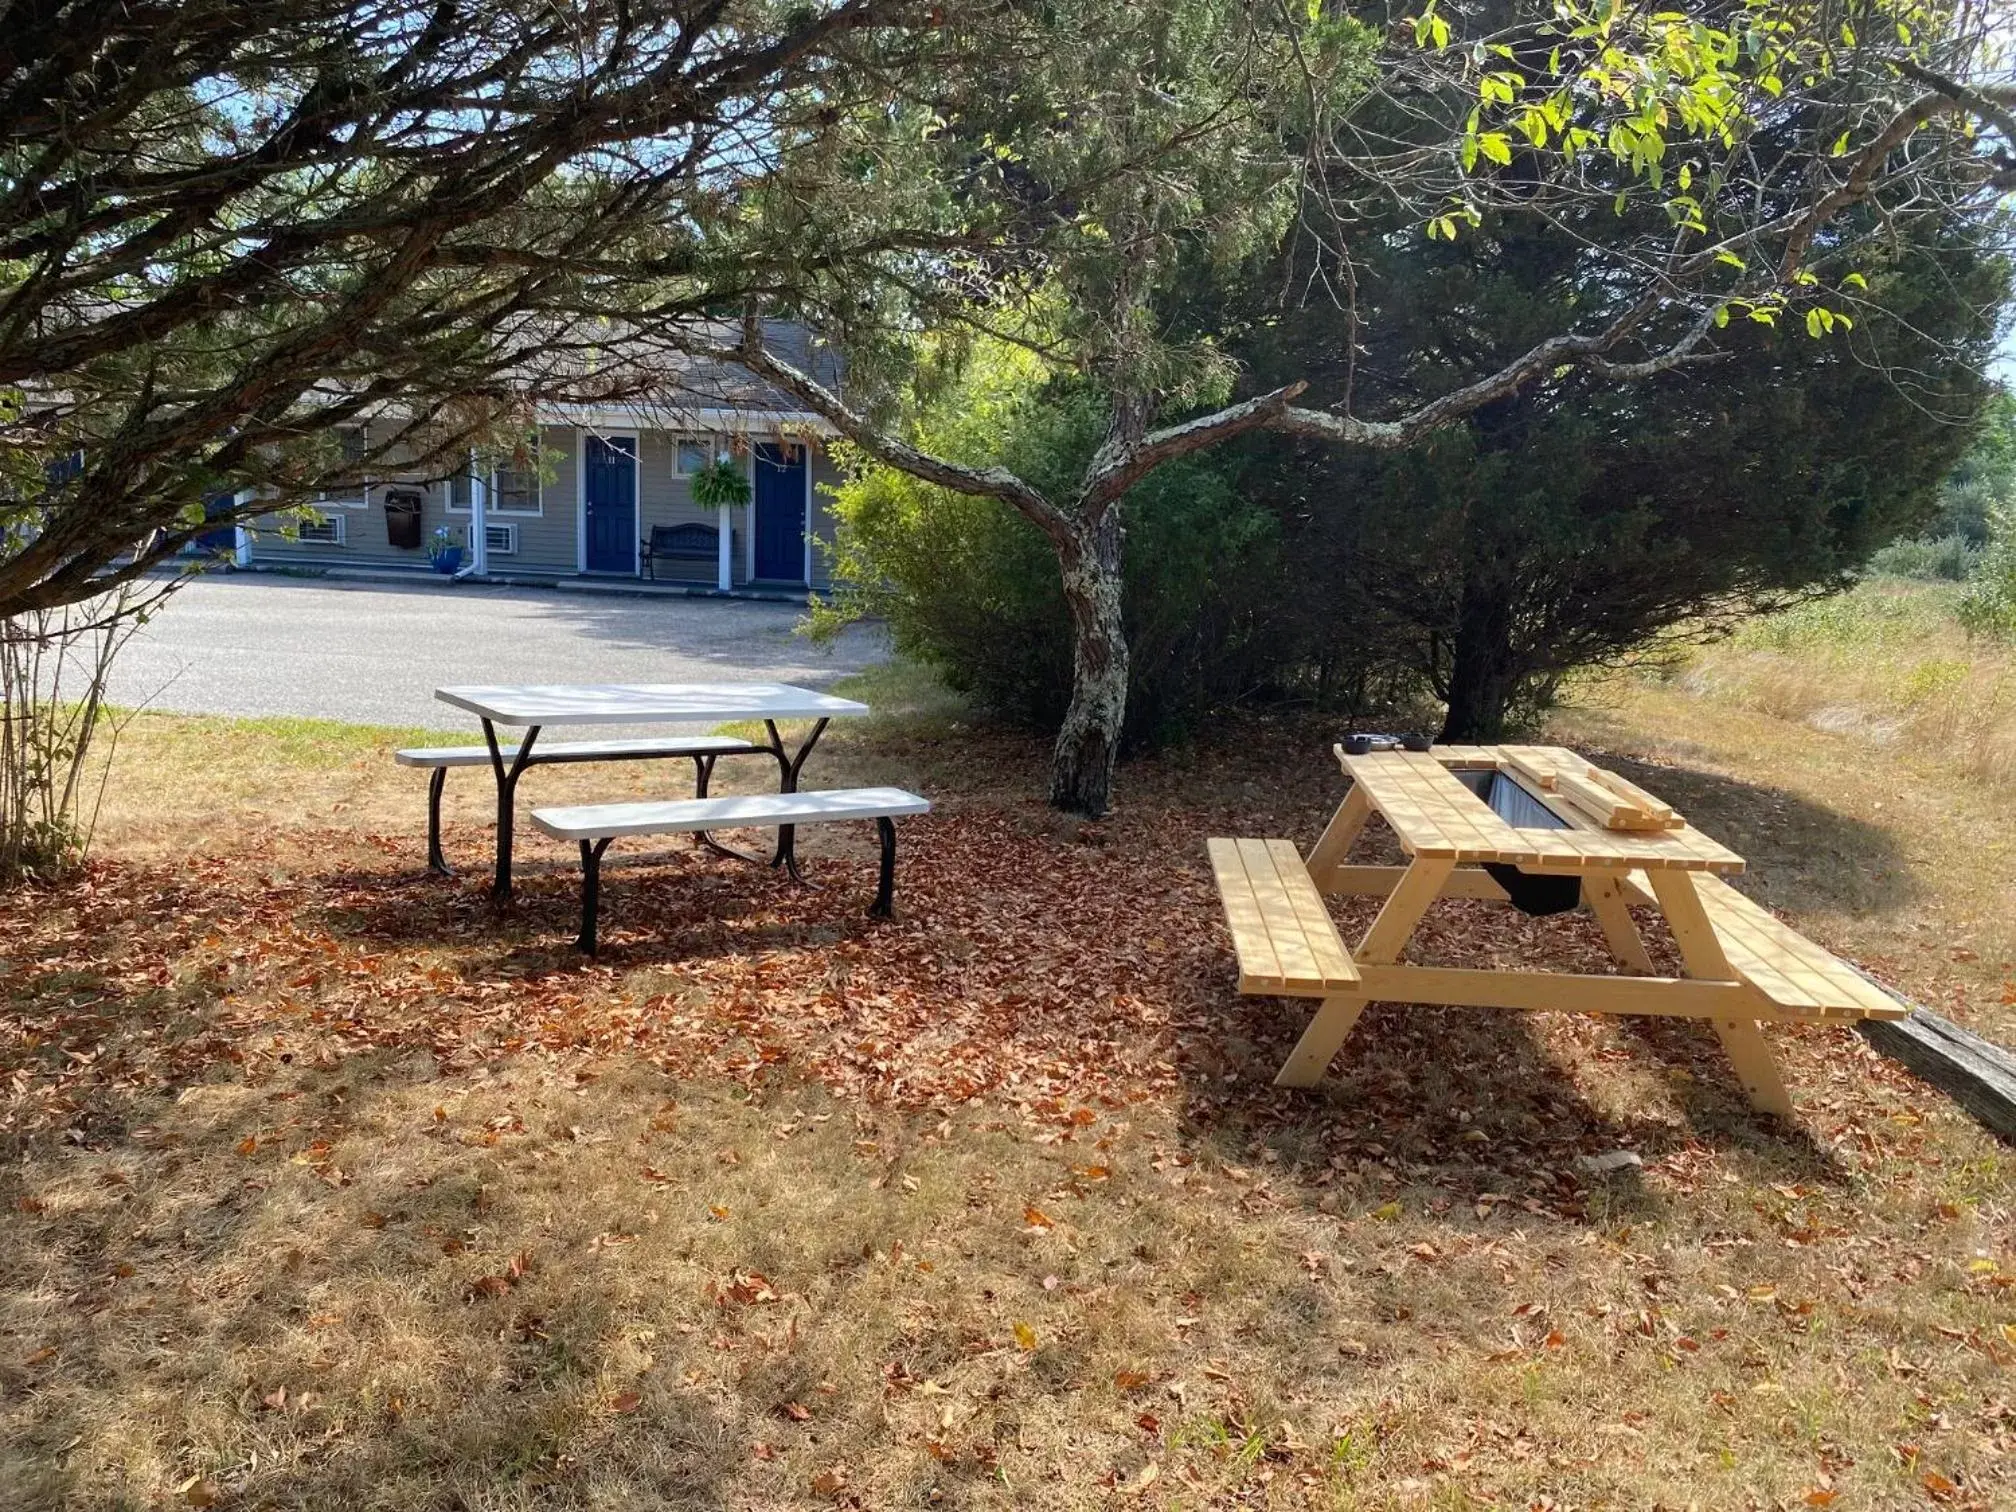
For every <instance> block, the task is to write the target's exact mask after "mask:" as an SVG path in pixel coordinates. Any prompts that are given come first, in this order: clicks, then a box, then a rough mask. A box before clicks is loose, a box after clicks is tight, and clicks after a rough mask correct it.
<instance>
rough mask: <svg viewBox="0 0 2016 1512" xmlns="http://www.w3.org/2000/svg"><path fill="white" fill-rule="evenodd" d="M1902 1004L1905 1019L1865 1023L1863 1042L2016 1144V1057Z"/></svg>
mask: <svg viewBox="0 0 2016 1512" xmlns="http://www.w3.org/2000/svg"><path fill="white" fill-rule="evenodd" d="M1872 985H1873V983H1872ZM1887 995H1890V994H1887V993H1886V996H1887ZM1897 1003H1898V1006H1899V1007H1901V1008H1904V1009H1906V1010H1907V1011H1906V1013H1905V1014H1904V1015H1903V1016H1902V1017H1900V1018H1890V1019H1878V1018H1870V1019H1864V1020H1863V1021H1862V1022H1861V1023H1859V1024H1857V1025H1856V1026H1855V1027H1856V1028H1857V1029H1859V1030H1861V1031H1862V1036H1863V1038H1864V1039H1866V1040H1868V1041H1869V1043H1870V1044H1872V1045H1874V1046H1875V1047H1876V1048H1877V1049H1878V1050H1881V1051H1882V1052H1883V1053H1884V1054H1885V1055H1887V1056H1889V1057H1890V1058H1891V1059H1892V1060H1894V1061H1898V1062H1900V1063H1902V1064H1903V1065H1905V1066H1908V1067H1910V1069H1911V1070H1912V1071H1914V1072H1916V1073H1917V1074H1918V1075H1919V1076H1922V1077H1923V1078H1924V1079H1925V1080H1926V1081H1928V1082H1930V1083H1932V1085H1933V1086H1935V1087H1937V1088H1938V1089H1939V1090H1940V1091H1941V1092H1944V1093H1945V1094H1946V1095H1947V1096H1948V1097H1950V1098H1952V1099H1953V1101H1955V1102H1957V1103H1958V1104H1960V1106H1961V1107H1963V1108H1965V1109H1966V1110H1967V1111H1968V1112H1969V1113H1970V1114H1972V1115H1973V1116H1974V1118H1975V1120H1976V1122H1978V1123H1980V1124H1981V1125H1982V1126H1983V1127H1984V1128H1986V1129H1988V1130H1989V1131H1990V1132H1992V1133H1994V1134H1996V1135H1997V1136H1999V1137H2000V1138H2001V1139H2003V1140H2004V1141H2006V1142H2008V1143H2011V1144H2016V1056H2012V1055H2011V1054H2010V1053H2009V1052H2008V1051H2007V1050H2004V1049H2003V1048H2002V1047H2001V1046H2000V1045H1997V1044H1994V1043H1992V1042H1991V1041H1988V1040H1985V1039H1983V1038H1981V1036H1980V1035H1978V1034H1974V1033H1972V1032H1970V1031H1968V1030H1966V1029H1962V1028H1961V1027H1960V1026H1959V1025H1958V1024H1956V1023H1954V1022H1953V1021H1952V1020H1951V1019H1945V1018H1941V1017H1940V1016H1939V1015H1938V1014H1936V1013H1933V1012H1931V1011H1930V1010H1928V1009H1924V1008H1920V1007H1918V1006H1917V1005H1916V1004H1913V1003H1906V1002H1905V1001H1904V1000H1903V999H1902V998H1898V999H1897Z"/></svg>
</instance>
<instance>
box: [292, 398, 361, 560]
mask: <svg viewBox="0 0 2016 1512" xmlns="http://www.w3.org/2000/svg"><path fill="white" fill-rule="evenodd" d="M336 441H337V445H338V446H339V447H340V448H341V449H342V453H343V466H344V467H346V468H350V467H355V466H357V465H358V464H359V463H360V462H362V461H363V460H364V457H365V454H366V453H367V452H368V451H369V450H370V445H369V442H368V440H367V439H366V437H365V435H364V430H363V427H362V426H355V425H352V426H344V427H342V428H341V429H339V430H338V431H337V432H336ZM370 502H371V485H370V483H369V482H366V481H364V480H362V479H360V480H358V481H357V482H354V483H345V484H342V485H340V486H339V487H336V488H324V489H320V490H318V491H317V492H316V495H315V507H316V508H317V509H363V508H364V507H366V506H367V505H368V504H369V503H370ZM302 539H303V540H306V539H307V537H306V536H303V537H302ZM337 544H338V545H340V544H342V543H341V542H340V541H339V542H337Z"/></svg>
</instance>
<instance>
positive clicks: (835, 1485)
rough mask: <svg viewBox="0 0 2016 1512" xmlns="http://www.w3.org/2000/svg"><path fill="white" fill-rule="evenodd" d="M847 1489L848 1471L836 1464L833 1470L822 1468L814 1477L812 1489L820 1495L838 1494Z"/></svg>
mask: <svg viewBox="0 0 2016 1512" xmlns="http://www.w3.org/2000/svg"><path fill="white" fill-rule="evenodd" d="M846 1489H847V1472H846V1470H845V1469H843V1468H841V1467H840V1466H838V1465H835V1466H834V1467H833V1468H832V1469H831V1470H821V1471H820V1472H819V1473H818V1474H817V1475H815V1476H813V1477H812V1490H813V1492H814V1493H815V1494H817V1495H819V1496H838V1495H839V1494H840V1493H841V1492H842V1491H844V1490H846Z"/></svg>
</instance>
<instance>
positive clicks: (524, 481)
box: [448, 432, 544, 516]
mask: <svg viewBox="0 0 2016 1512" xmlns="http://www.w3.org/2000/svg"><path fill="white" fill-rule="evenodd" d="M541 466H542V463H541V461H540V456H539V437H538V434H537V432H534V433H532V434H530V435H528V436H527V437H526V438H525V442H524V444H523V445H522V446H521V447H519V448H518V450H517V451H515V452H513V453H512V454H511V455H510V456H509V457H508V458H505V459H503V460H501V461H500V462H499V464H498V466H497V467H496V468H495V469H494V470H493V471H492V472H491V474H490V476H489V479H488V482H489V485H490V492H489V496H488V497H487V498H485V500H484V501H483V513H484V514H485V515H493V514H503V515H534V516H536V515H539V514H542V513H544V506H543V505H542V503H541V500H540V497H539V481H540V468H541ZM477 476H478V473H477V463H476V460H475V459H474V458H471V459H470V465H469V466H468V467H465V468H463V469H462V471H461V472H459V473H457V474H456V475H455V476H454V477H452V478H450V479H449V480H448V512H449V513H450V514H468V513H470V499H471V496H472V495H473V494H474V493H475V484H476V478H477Z"/></svg>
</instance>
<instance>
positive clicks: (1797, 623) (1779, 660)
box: [1682, 579, 2016, 797]
mask: <svg viewBox="0 0 2016 1512" xmlns="http://www.w3.org/2000/svg"><path fill="white" fill-rule="evenodd" d="M1959 594H1960V589H1959V588H1958V587H1957V586H1956V585H1953V584H1932V583H1912V582H1906V581H1902V580H1899V579H1876V580H1873V581H1871V582H1868V583H1864V584H1863V585H1862V586H1860V587H1858V588H1857V589H1855V590H1854V591H1853V592H1852V593H1848V594H1845V595H1843V596H1841V597H1839V598H1832V599H1825V600H1822V601H1820V602H1818V603H1815V604H1811V605H1808V606H1805V607H1803V608H1801V609H1797V610H1793V611H1791V612H1790V613H1786V614H1779V615H1771V616H1768V617H1766V618H1763V619H1758V620H1753V621H1751V622H1750V623H1749V624H1747V625H1746V626H1745V627H1744V628H1743V630H1742V631H1741V632H1739V633H1738V634H1737V635H1736V636H1735V637H1734V638H1733V639H1731V640H1728V641H1725V642H1723V643H1721V644H1719V645H1716V646H1714V647H1711V648H1708V649H1706V650H1704V651H1701V652H1699V653H1697V654H1696V655H1694V656H1693V657H1692V658H1691V659H1690V660H1689V661H1688V663H1687V664H1686V666H1685V669H1684V672H1683V673H1682V683H1683V686H1684V688H1685V690H1686V691H1687V692H1689V693H1691V694H1693V695H1694V696H1696V697H1697V698H1700V699H1702V700H1703V701H1705V702H1708V703H1711V704H1713V703H1721V702H1735V703H1738V704H1741V705H1742V706H1744V707H1746V708H1749V709H1752V710H1755V711H1757V712H1760V713H1764V714H1769V715H1771V716H1772V717H1774V718H1777V719H1782V720H1788V721H1791V722H1794V723H1799V724H1805V725H1809V726H1811V727H1812V728H1814V729H1817V730H1820V731H1823V732H1826V733H1830V734H1838V735H1845V736H1848V737H1850V738H1851V739H1853V740H1855V741H1856V742H1858V743H1860V744H1863V745H1867V746H1869V747H1871V748H1873V749H1875V750H1881V751H1894V750H1909V751H1911V752H1913V753H1915V754H1916V755H1917V757H1918V758H1919V760H1920V762H1921V763H1926V762H1929V763H1930V764H1933V765H1936V766H1939V767H1942V768H1944V769H1946V770H1948V771H1950V772H1952V773H1954V774H1956V775H1958V776H1961V777H1964V778H1966V779H1968V780H1969V781H1971V782H1974V783H1979V784H1982V785H1985V786H1988V787H1991V788H1996V789H1999V790H2001V791H2002V792H2003V794H2004V796H2005V797H2006V796H2011V795H2016V646H2012V645H2011V644H2010V643H2009V642H2008V641H2005V640H2002V639H2000V638H1998V637H1994V636H1980V637H1974V636H1969V635H1968V634H1967V633H1966V631H1964V630H1963V629H1962V628H1961V625H1960V623H1959V621H1958V620H1957V619H1956V618H1955V617H1954V613H1953V607H1954V604H1955V602H1956V600H1957V599H1958V597H1959Z"/></svg>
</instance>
